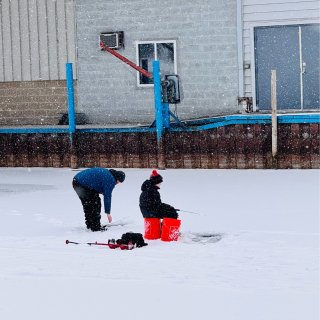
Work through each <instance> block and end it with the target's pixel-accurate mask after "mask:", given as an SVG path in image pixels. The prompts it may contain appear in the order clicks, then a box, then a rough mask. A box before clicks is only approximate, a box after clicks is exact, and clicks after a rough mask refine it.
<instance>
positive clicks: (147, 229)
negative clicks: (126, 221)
mask: <svg viewBox="0 0 320 320" xmlns="http://www.w3.org/2000/svg"><path fill="white" fill-rule="evenodd" d="M160 237H161V220H160V219H158V218H144V238H145V239H147V240H155V239H160Z"/></svg>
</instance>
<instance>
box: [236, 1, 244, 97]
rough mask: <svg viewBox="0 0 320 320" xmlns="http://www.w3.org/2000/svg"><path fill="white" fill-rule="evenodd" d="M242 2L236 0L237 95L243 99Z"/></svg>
mask: <svg viewBox="0 0 320 320" xmlns="http://www.w3.org/2000/svg"><path fill="white" fill-rule="evenodd" d="M242 22H243V21H242V0H237V46H238V93H239V97H244V79H243V78H244V72H243V34H242V33H243V31H242V30H243V23H242Z"/></svg>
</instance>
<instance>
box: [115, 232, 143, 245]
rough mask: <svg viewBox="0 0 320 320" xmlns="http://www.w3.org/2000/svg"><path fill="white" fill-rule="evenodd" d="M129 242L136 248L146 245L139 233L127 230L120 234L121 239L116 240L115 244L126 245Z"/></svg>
mask: <svg viewBox="0 0 320 320" xmlns="http://www.w3.org/2000/svg"><path fill="white" fill-rule="evenodd" d="M129 243H131V244H133V245H135V246H136V247H137V248H140V247H144V246H147V245H148V244H147V243H146V242H144V239H143V236H142V234H141V233H134V232H127V233H124V234H123V235H122V236H121V239H118V240H117V244H126V245H128V244H129Z"/></svg>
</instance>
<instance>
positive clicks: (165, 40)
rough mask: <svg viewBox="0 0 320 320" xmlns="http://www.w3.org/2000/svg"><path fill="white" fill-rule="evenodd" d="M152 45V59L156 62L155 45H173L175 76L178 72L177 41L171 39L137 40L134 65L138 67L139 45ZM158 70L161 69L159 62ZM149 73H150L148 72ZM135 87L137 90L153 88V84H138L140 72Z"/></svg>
mask: <svg viewBox="0 0 320 320" xmlns="http://www.w3.org/2000/svg"><path fill="white" fill-rule="evenodd" d="M150 43H151V44H154V57H155V59H156V60H157V58H158V57H157V43H170V44H171V43H172V44H173V68H174V73H175V74H177V73H178V72H177V71H178V67H177V40H174V39H171V40H168V39H164V40H138V41H136V42H135V46H136V63H137V65H138V66H140V65H139V61H140V59H139V45H141V44H150ZM160 69H161V62H160ZM149 72H150V73H151V71H149ZM137 86H138V87H139V88H153V86H154V84H153V83H149V84H142V83H140V72H139V71H137Z"/></svg>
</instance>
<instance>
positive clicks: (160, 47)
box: [136, 40, 177, 87]
mask: <svg viewBox="0 0 320 320" xmlns="http://www.w3.org/2000/svg"><path fill="white" fill-rule="evenodd" d="M136 48H137V61H138V63H137V64H138V65H139V66H140V67H141V68H143V69H145V70H147V71H149V72H151V73H152V63H153V61H154V60H158V61H159V62H160V71H161V75H162V76H164V75H165V74H177V61H176V42H175V41H174V40H162V41H138V42H137V43H136ZM137 81H138V86H139V87H150V86H153V80H152V79H150V78H148V77H146V76H144V75H143V74H141V73H140V72H137Z"/></svg>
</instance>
